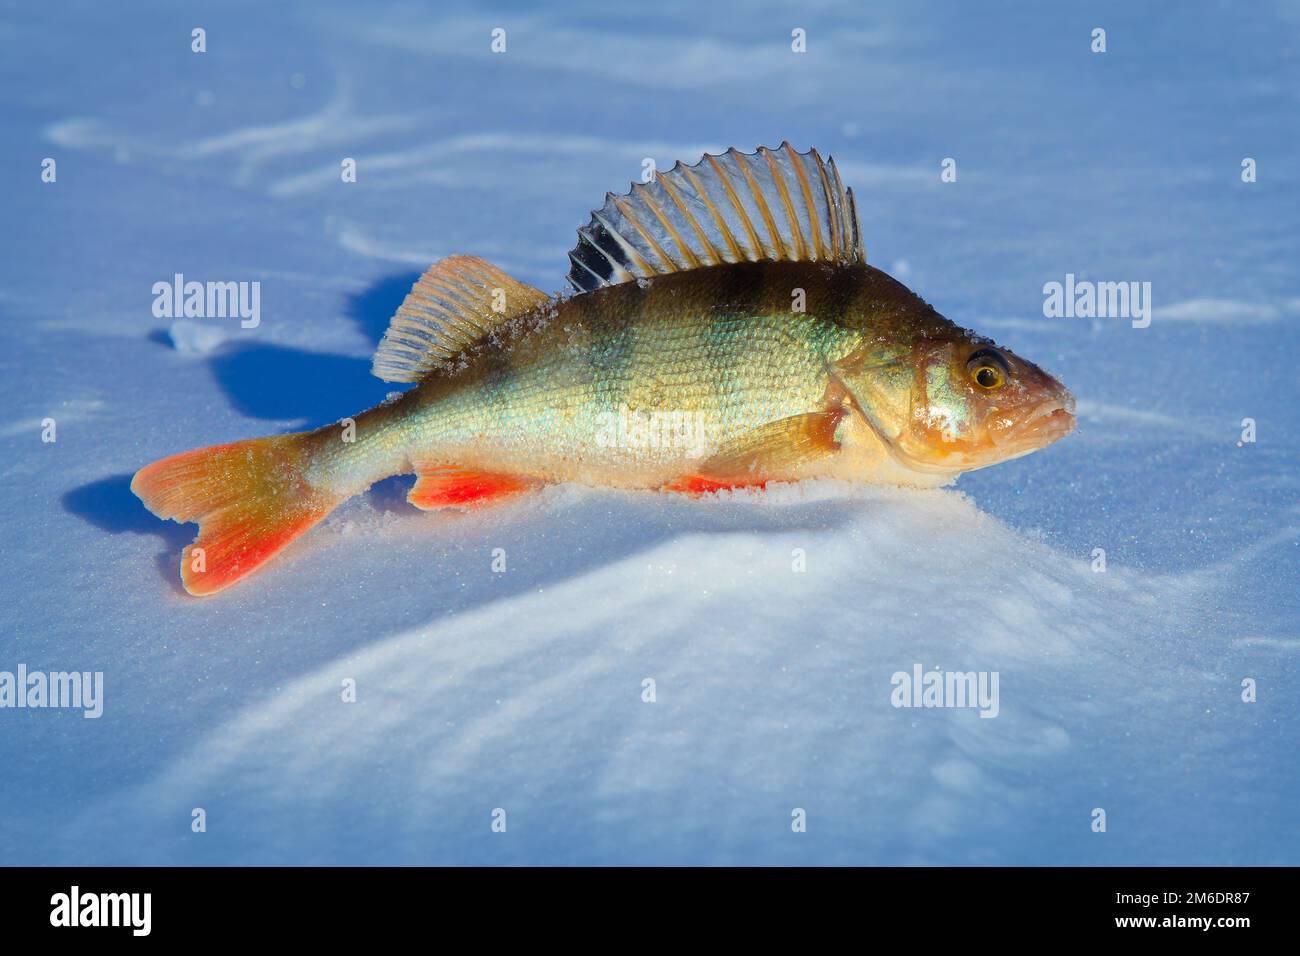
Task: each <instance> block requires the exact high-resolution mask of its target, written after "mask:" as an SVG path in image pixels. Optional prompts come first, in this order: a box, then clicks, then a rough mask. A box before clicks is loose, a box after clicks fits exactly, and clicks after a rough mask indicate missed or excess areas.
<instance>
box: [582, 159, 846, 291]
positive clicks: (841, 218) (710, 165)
mask: <svg viewBox="0 0 1300 956" xmlns="http://www.w3.org/2000/svg"><path fill="white" fill-rule="evenodd" d="M866 258H867V257H866V253H865V252H863V249H862V237H861V230H860V228H859V227H858V213H857V209H856V208H855V206H854V203H853V190H851V189H845V188H844V185H843V184H842V183H841V182H840V176H839V173H838V172H836V171H835V161H834V160H828V161H826V162H823V161H822V158H821V157H820V156H819V155H817V150H815V149H810V150H808V152H806V153H798V152H795V150H794V147H792V146H791V145H790V144H789V143H782V144H781V146H780V148H779V149H768V148H767V147H766V146H760V147H759V148H758V150H757V151H756V152H753V153H741V152H739V151H737V150H736V149H735V148H734V147H733V148H732V149H729V150H727V151H726V152H725V153H723V154H722V155H721V156H711V155H709V154H707V153H706V154H705V156H704V158H703V159H701V160H700V161H699V162H698V163H696V164H695V165H694V166H683V165H682V164H681V163H680V162H679V163H677V165H675V166H674V167H673V168H672V169H670V170H668V171H667V172H662V173H657V174H656V176H655V179H654V180H653V181H651V182H649V183H634V184H633V186H632V190H631V192H629V193H628V194H627V195H625V196H615V195H614V194H613V193H609V194H607V195H606V197H605V205H604V206H602V207H601V208H600V209H598V210H596V211H595V212H593V213H592V214H591V222H590V223H588V224H587V225H586V226H584V227H583V228H581V229H579V230H578V245H577V246H576V247H575V248H574V250H573V251H572V252H570V253H569V260H570V262H571V263H572V267H571V268H570V269H569V277H568V278H569V283H570V284H571V285H572V286H573V287H574V288H575V289H576V290H577V291H579V292H590V291H591V290H592V289H599V288H600V287H601V286H607V285H617V284H618V283H620V282H628V281H630V280H632V279H643V278H650V277H651V276H656V275H663V274H665V273H668V272H681V271H685V270H687V269H698V268H701V267H702V266H715V265H721V264H723V263H726V262H762V261H787V262H790V261H803V262H866Z"/></svg>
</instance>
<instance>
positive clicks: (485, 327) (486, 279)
mask: <svg viewBox="0 0 1300 956" xmlns="http://www.w3.org/2000/svg"><path fill="white" fill-rule="evenodd" d="M547 299H548V296H547V295H546V294H545V293H543V292H540V291H538V290H537V289H534V288H533V287H532V286H530V285H525V284H524V283H522V282H519V281H516V280H515V279H512V278H510V276H508V275H506V274H505V273H504V272H502V271H501V270H500V269H498V268H497V267H496V266H494V265H492V263H490V262H485V261H484V260H482V259H480V258H478V257H477V256H448V257H447V258H446V259H443V260H442V261H440V262H435V263H434V264H433V265H431V266H429V268H428V270H427V271H426V272H425V273H424V275H422V276H420V280H419V281H418V282H416V283H415V285H414V287H412V289H411V291H410V292H409V293H408V294H407V296H406V299H405V301H403V302H402V305H401V308H399V309H398V310H397V314H396V315H394V316H393V319H392V321H391V322H390V323H389V325H388V331H387V332H385V333H384V338H383V341H382V342H380V343H379V348H378V350H376V352H375V357H374V361H373V363H372V365H371V371H372V372H374V373H375V374H376V375H378V376H379V377H380V378H382V379H383V380H384V381H386V382H415V381H419V380H420V379H422V378H424V376H425V375H427V374H429V372H431V371H432V370H433V369H435V368H437V367H438V366H440V365H442V364H443V363H445V362H446V361H447V360H448V359H451V358H453V357H454V356H456V355H457V354H459V353H460V352H462V351H464V349H465V347H466V346H468V345H471V344H472V343H474V342H477V341H478V340H479V339H481V338H483V337H484V336H486V335H487V334H488V333H490V332H491V331H492V330H493V329H494V328H496V327H497V326H499V325H501V324H502V323H503V322H507V321H509V320H510V319H513V318H515V317H516V316H519V315H522V314H523V313H525V312H527V311H528V310H529V309H532V308H534V307H536V306H538V305H540V304H541V303H543V302H545V301H547Z"/></svg>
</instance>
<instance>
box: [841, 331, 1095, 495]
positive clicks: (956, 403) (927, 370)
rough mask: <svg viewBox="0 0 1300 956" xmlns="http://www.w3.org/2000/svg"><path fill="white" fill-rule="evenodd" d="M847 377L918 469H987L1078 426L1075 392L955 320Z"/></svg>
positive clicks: (872, 417) (901, 456) (897, 450)
mask: <svg viewBox="0 0 1300 956" xmlns="http://www.w3.org/2000/svg"><path fill="white" fill-rule="evenodd" d="M847 384H848V390H849V391H850V392H851V393H852V394H853V397H854V400H855V404H856V405H857V406H858V407H859V408H860V410H861V411H862V412H863V414H864V416H865V417H866V418H867V420H868V421H869V422H870V424H871V426H872V429H873V430H874V431H875V432H876V434H877V435H878V436H879V437H880V438H881V440H883V441H884V442H885V443H886V444H887V445H888V446H889V449H890V451H891V452H892V454H893V456H894V458H895V459H897V460H898V461H899V462H900V463H901V464H903V465H905V466H906V467H907V468H910V469H911V470H913V471H917V472H924V473H930V474H943V473H949V474H953V475H956V474H959V473H961V472H965V471H972V470H974V469H976V468H985V467H987V466H989V465H994V464H997V463H998V462H1001V461H1008V460H1010V459H1012V458H1019V457H1020V456H1022V455H1027V454H1029V453H1030V452H1032V451H1036V450H1037V449H1039V448H1042V447H1044V446H1045V445H1050V444H1051V443H1052V442H1054V441H1057V440H1059V439H1061V438H1064V437H1065V436H1066V435H1068V434H1069V433H1070V432H1071V431H1072V430H1073V429H1074V422H1075V420H1074V396H1073V395H1071V394H1070V391H1069V389H1067V388H1066V387H1065V386H1064V385H1063V384H1061V382H1059V381H1057V379H1056V378H1054V377H1053V376H1052V375H1050V374H1048V373H1047V372H1045V371H1043V370H1042V369H1041V368H1039V367H1038V366H1037V365H1035V364H1034V363H1033V362H1030V361H1027V360H1026V359H1023V358H1021V357H1020V356H1018V355H1016V354H1015V353H1014V352H1012V351H1010V350H1009V349H1005V348H1001V347H999V346H997V345H995V344H993V342H991V341H990V340H988V339H985V338H982V337H979V336H976V335H974V334H973V333H970V332H966V331H965V330H963V329H956V328H955V327H954V330H953V334H951V335H943V336H939V337H927V338H923V339H922V340H921V341H919V342H917V343H916V344H914V345H913V346H912V347H910V348H909V349H906V350H904V351H902V352H901V353H895V354H894V355H893V356H891V357H890V358H889V359H888V360H887V361H882V362H878V363H875V364H873V363H870V362H866V363H863V366H862V367H861V368H860V369H859V370H858V371H857V372H856V374H854V375H852V376H851V377H850V378H849V380H848V382H847Z"/></svg>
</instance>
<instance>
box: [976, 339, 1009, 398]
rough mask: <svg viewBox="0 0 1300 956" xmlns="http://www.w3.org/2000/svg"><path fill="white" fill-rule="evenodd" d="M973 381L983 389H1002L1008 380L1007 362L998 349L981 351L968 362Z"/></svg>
mask: <svg viewBox="0 0 1300 956" xmlns="http://www.w3.org/2000/svg"><path fill="white" fill-rule="evenodd" d="M966 368H967V369H969V371H970V377H971V381H973V382H974V383H975V384H976V385H978V386H979V387H980V388H982V389H986V390H988V391H992V390H993V389H995V388H1001V387H1002V385H1003V383H1004V382H1006V380H1007V371H1008V369H1007V360H1006V359H1004V358H1003V357H1002V355H1001V353H999V352H998V351H997V349H980V350H979V351H978V352H976V353H975V354H974V355H972V356H971V357H970V358H969V359H968V360H967V362H966Z"/></svg>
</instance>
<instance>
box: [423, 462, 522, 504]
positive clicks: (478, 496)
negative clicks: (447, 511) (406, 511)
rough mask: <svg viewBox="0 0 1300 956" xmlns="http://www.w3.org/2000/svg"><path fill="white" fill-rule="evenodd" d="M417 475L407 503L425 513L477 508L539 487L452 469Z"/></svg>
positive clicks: (431, 469) (426, 470)
mask: <svg viewBox="0 0 1300 956" xmlns="http://www.w3.org/2000/svg"><path fill="white" fill-rule="evenodd" d="M417 467H418V466H417ZM418 475H419V477H418V478H417V479H416V482H415V486H414V487H413V488H412V489H411V492H410V494H408V495H407V496H406V500H407V501H409V502H410V503H411V504H413V505H415V507H417V508H419V509H421V510H423V511H432V510H434V509H437V508H467V507H476V506H478V505H483V504H489V503H495V502H497V501H500V500H503V499H505V498H510V497H513V496H514V495H518V494H522V493H523V492H525V491H531V490H532V489H533V488H535V487H537V483H536V482H534V481H532V480H531V479H528V478H520V477H519V476H517V475H502V474H494V473H489V472H481V471H469V470H467V469H464V468H457V467H454V466H450V465H438V466H430V467H427V468H424V467H419V470H418Z"/></svg>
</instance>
